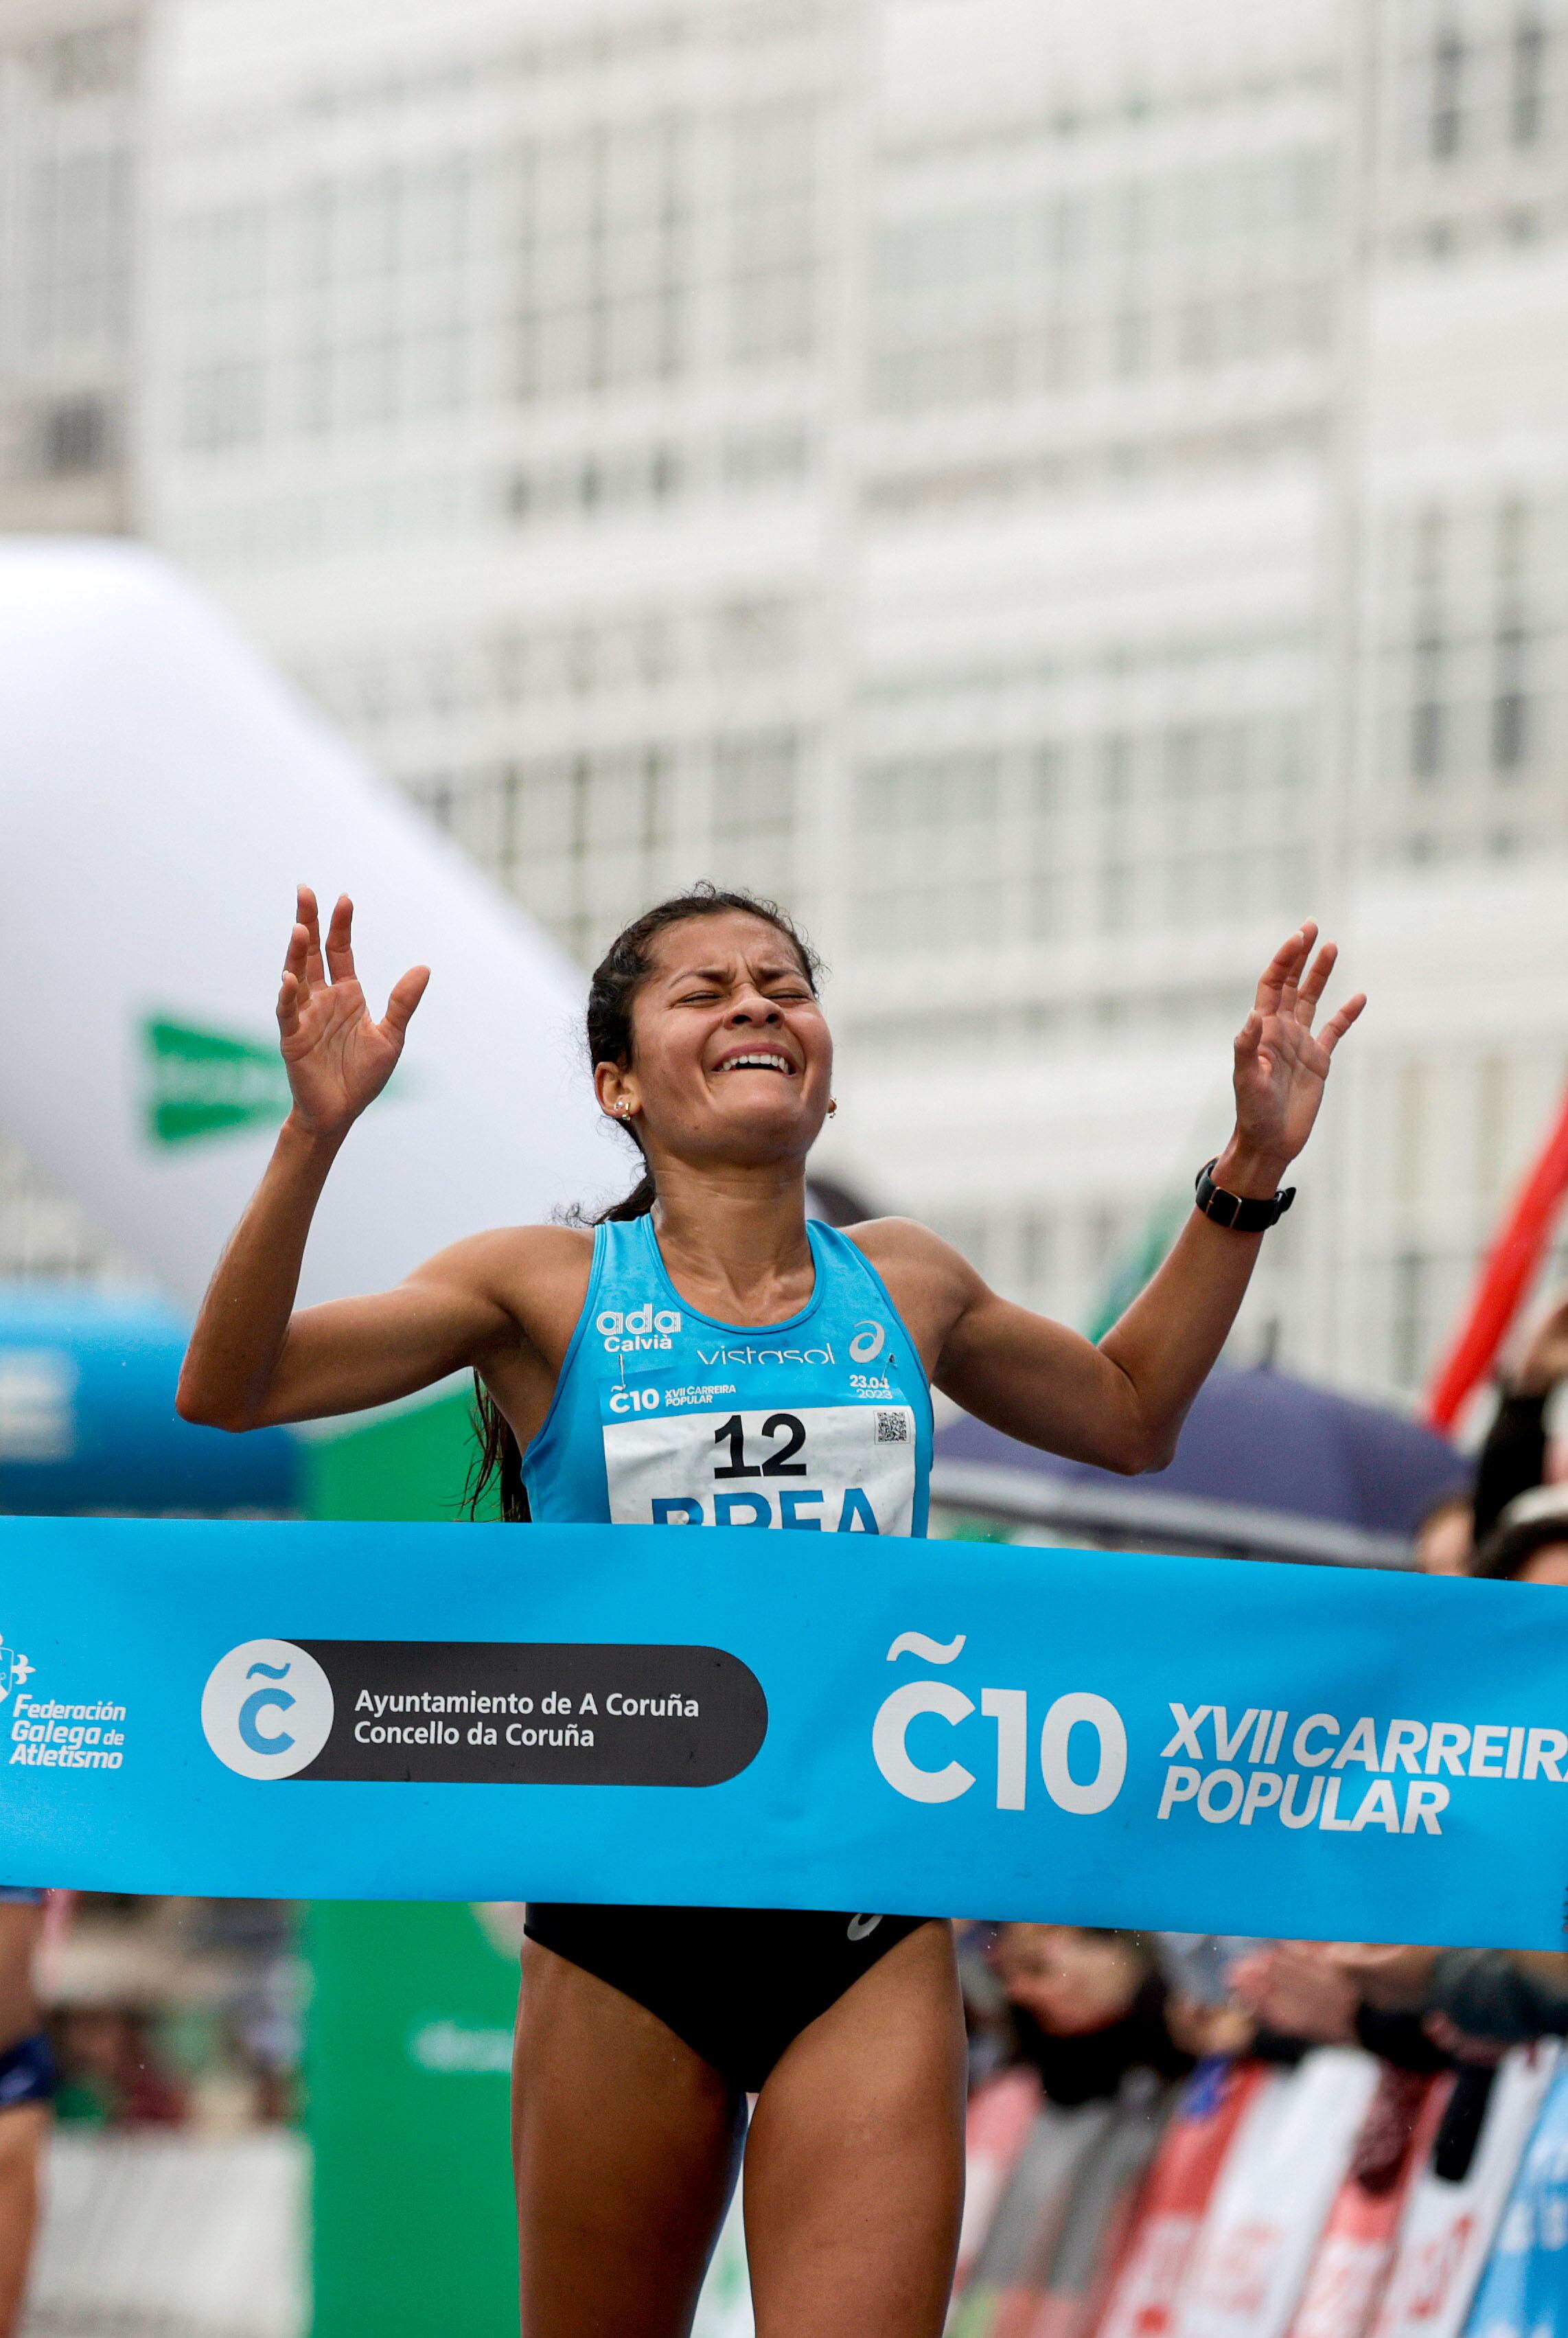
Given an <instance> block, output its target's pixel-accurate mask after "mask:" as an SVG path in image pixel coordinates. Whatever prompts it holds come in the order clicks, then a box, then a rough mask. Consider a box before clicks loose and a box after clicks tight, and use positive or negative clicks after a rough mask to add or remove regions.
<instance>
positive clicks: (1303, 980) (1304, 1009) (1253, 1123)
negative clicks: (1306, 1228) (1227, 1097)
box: [1216, 919, 1367, 1184]
mask: <svg viewBox="0 0 1568 2338" xmlns="http://www.w3.org/2000/svg"><path fill="white" fill-rule="evenodd" d="M1317 939H1318V928H1317V927H1316V926H1315V925H1314V924H1313V923H1312V921H1311V920H1310V919H1308V922H1307V923H1306V924H1305V925H1304V926H1301V927H1299V928H1298V929H1297V931H1296V932H1295V933H1293V934H1292V935H1291V936H1290V938H1289V941H1286V942H1283V943H1281V945H1280V947H1279V949H1278V950H1276V951H1275V953H1274V956H1273V958H1271V959H1270V960H1269V964H1268V965H1267V966H1266V967H1265V968H1264V969H1263V972H1262V974H1261V975H1260V977H1259V982H1258V995H1257V997H1256V999H1255V1000H1254V1002H1253V1007H1252V1012H1251V1014H1250V1015H1249V1017H1247V1020H1246V1022H1245V1023H1244V1024H1243V1025H1242V1027H1241V1028H1240V1031H1239V1032H1238V1033H1237V1035H1236V1135H1235V1137H1234V1138H1233V1140H1232V1143H1231V1146H1230V1153H1231V1154H1232V1155H1234V1156H1238V1157H1239V1158H1240V1161H1241V1162H1243V1163H1245V1164H1247V1165H1248V1166H1249V1167H1256V1168H1258V1169H1259V1170H1260V1171H1262V1172H1263V1173H1264V1174H1265V1175H1266V1176H1270V1175H1271V1176H1273V1177H1274V1178H1275V1180H1276V1182H1278V1177H1279V1174H1282V1173H1283V1171H1284V1170H1285V1169H1286V1168H1288V1167H1289V1164H1290V1163H1291V1162H1292V1161H1294V1159H1295V1158H1296V1155H1297V1154H1299V1152H1300V1150H1301V1148H1302V1146H1303V1145H1304V1144H1306V1142H1307V1139H1308V1136H1309V1135H1311V1133H1312V1124H1313V1122H1314V1121H1315V1120H1316V1119H1317V1117H1318V1105H1320V1104H1321V1103H1322V1101H1323V1084H1324V1082H1325V1080H1327V1078H1328V1065H1329V1060H1330V1058H1331V1057H1332V1056H1333V1053H1334V1050H1335V1048H1336V1047H1337V1046H1338V1044H1339V1042H1340V1040H1341V1039H1342V1038H1343V1037H1344V1036H1345V1034H1346V1032H1347V1031H1348V1029H1349V1028H1350V1026H1351V1025H1352V1023H1354V1022H1355V1020H1356V1018H1357V1016H1358V1015H1359V1014H1360V1012H1361V1009H1362V1008H1363V1007H1365V1006H1366V1004H1367V996H1366V993H1365V992H1364V991H1359V990H1358V991H1357V993H1356V996H1355V997H1354V998H1348V999H1347V1000H1346V1002H1345V1004H1344V1006H1343V1007H1340V1009H1339V1011H1338V1014H1337V1015H1333V1016H1331V1017H1329V1019H1328V1022H1327V1023H1325V1025H1324V1026H1323V1028H1322V1029H1321V1031H1314V1030H1313V1028H1312V1024H1313V1018H1314V1017H1315V1016H1316V1015H1317V1012H1318V1006H1319V1004H1320V1003H1321V1000H1322V997H1323V992H1324V989H1325V987H1327V985H1328V977H1329V976H1330V974H1332V972H1333V971H1334V961H1335V959H1336V958H1338V955H1339V950H1338V944H1337V943H1334V942H1325V943H1324V945H1323V947H1322V948H1321V949H1320V950H1318V955H1317V957H1316V958H1314V957H1313V955H1312V949H1313V945H1314V943H1315V942H1316V941H1317ZM1216 1177H1217V1179H1218V1182H1219V1183H1220V1184H1224V1183H1225V1180H1224V1179H1223V1178H1222V1177H1220V1176H1219V1173H1218V1172H1216Z"/></svg>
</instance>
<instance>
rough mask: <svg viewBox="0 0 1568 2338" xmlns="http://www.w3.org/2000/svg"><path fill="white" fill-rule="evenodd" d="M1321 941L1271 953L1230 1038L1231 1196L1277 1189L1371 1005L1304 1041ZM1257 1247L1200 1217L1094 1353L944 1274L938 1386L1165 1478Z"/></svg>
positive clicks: (1345, 1010) (1319, 990)
mask: <svg viewBox="0 0 1568 2338" xmlns="http://www.w3.org/2000/svg"><path fill="white" fill-rule="evenodd" d="M1317 937H1318V929H1317V928H1316V927H1315V926H1313V925H1311V924H1308V925H1304V926H1302V927H1301V928H1300V929H1299V931H1298V932H1297V933H1295V934H1293V935H1292V936H1291V937H1290V938H1289V941H1287V942H1285V943H1284V944H1283V945H1282V946H1281V948H1279V950H1278V951H1277V952H1276V953H1275V955H1274V958H1272V959H1271V961H1270V962H1269V965H1268V966H1267V967H1266V968H1264V971H1263V973H1262V976H1261V977H1260V978H1259V984H1258V992H1257V998H1256V1003H1255V1005H1254V1007H1253V1011H1252V1013H1251V1014H1250V1016H1249V1017H1248V1018H1247V1021H1246V1023H1245V1025H1244V1026H1243V1027H1242V1029H1241V1030H1240V1032H1239V1034H1238V1035H1237V1039H1236V1049H1235V1055H1236V1066H1235V1086H1236V1129H1235V1134H1234V1135H1233V1136H1232V1137H1231V1140H1230V1144H1228V1145H1227V1146H1226V1148H1225V1150H1224V1152H1223V1153H1221V1154H1220V1157H1219V1159H1218V1161H1217V1162H1216V1164H1215V1167H1214V1173H1213V1174H1214V1182H1215V1184H1217V1185H1219V1186H1220V1187H1221V1188H1222V1189H1223V1190H1224V1191H1226V1192H1228V1193H1232V1194H1243V1195H1247V1196H1250V1197H1256V1198H1259V1199H1267V1198H1268V1197H1269V1196H1270V1195H1272V1194H1274V1193H1276V1192H1277V1191H1278V1189H1279V1185H1280V1184H1281V1183H1282V1182H1283V1179H1284V1175H1285V1172H1286V1171H1287V1169H1288V1168H1289V1164H1290V1163H1291V1162H1292V1161H1293V1160H1294V1159H1295V1158H1296V1156H1297V1154H1299V1152H1300V1150H1301V1148H1302V1146H1303V1145H1304V1144H1306V1142H1307V1139H1308V1135H1310V1133H1311V1129H1312V1125H1313V1123H1314V1121H1315V1120H1316V1119H1317V1116H1318V1105H1319V1104H1320V1103H1321V1101H1322V1096H1323V1086H1324V1082H1325V1081H1326V1080H1327V1078H1328V1066H1329V1059H1330V1057H1331V1056H1332V1055H1333V1052H1334V1049H1335V1047H1336V1046H1338V1042H1339V1040H1340V1039H1342V1038H1343V1037H1344V1036H1345V1033H1346V1032H1347V1031H1348V1029H1349V1027H1350V1026H1351V1024H1352V1023H1354V1022H1355V1020H1356V1018H1357V1016H1358V1015H1359V1014H1360V1012H1361V1009H1362V1007H1364V1006H1365V1004H1366V1001H1365V999H1364V998H1363V997H1361V996H1360V995H1359V993H1358V994H1357V996H1356V997H1354V998H1351V999H1349V1000H1348V1001H1347V1003H1346V1004H1345V1005H1344V1006H1343V1007H1340V1009H1339V1011H1338V1014H1336V1015H1334V1016H1332V1017H1330V1018H1329V1020H1328V1023H1327V1024H1325V1026H1324V1027H1323V1029H1322V1031H1321V1032H1318V1033H1315V1032H1314V1031H1313V1028H1312V1024H1313V1018H1314V1017H1315V1016H1316V1013H1317V1010H1318V1003H1319V1001H1320V999H1321V998H1322V996H1323V991H1324V988H1325V987H1326V985H1327V983H1328V977H1329V975H1330V973H1331V972H1332V971H1333V968H1334V961H1335V958H1336V957H1337V955H1338V953H1337V951H1336V950H1335V948H1334V945H1333V944H1332V943H1328V944H1326V945H1325V947H1324V948H1322V949H1321V950H1319V951H1318V955H1317V957H1316V958H1314V957H1313V955H1312V951H1313V945H1314V943H1315V942H1316V940H1317ZM925 1239H926V1241H927V1242H933V1241H934V1240H935V1237H934V1236H931V1235H926V1237H925ZM1262 1240H1263V1237H1262V1236H1261V1235H1260V1234H1240V1233H1235V1232H1234V1231H1233V1230H1232V1229H1231V1228H1230V1227H1227V1226H1219V1225H1216V1224H1215V1223H1213V1221H1212V1220H1211V1219H1209V1218H1206V1217H1204V1216H1203V1215H1202V1214H1201V1213H1200V1212H1198V1211H1197V1210H1194V1211H1193V1212H1192V1213H1191V1216H1190V1217H1189V1219H1188V1221H1187V1223H1186V1225H1185V1226H1184V1227H1183V1228H1182V1231H1181V1235H1180V1237H1179V1238H1178V1240H1177V1243H1176V1244H1175V1247H1174V1249H1173V1250H1172V1251H1171V1255H1170V1256H1169V1258H1167V1260H1166V1261H1165V1262H1164V1264H1163V1266H1161V1269H1160V1271H1159V1272H1158V1273H1157V1274H1156V1275H1155V1276H1154V1278H1153V1280H1152V1282H1150V1283H1149V1284H1148V1286H1147V1287H1146V1289H1144V1290H1143V1291H1142V1292H1140V1293H1139V1296H1138V1297H1137V1298H1136V1299H1135V1300H1134V1301H1133V1302H1132V1306H1131V1307H1129V1308H1128V1309H1127V1311H1126V1312H1125V1314H1123V1315H1122V1318H1121V1320H1120V1321H1118V1322H1117V1323H1115V1324H1114V1325H1112V1329H1111V1330H1110V1331H1108V1332H1107V1333H1106V1334H1105V1337H1104V1339H1103V1340H1102V1341H1101V1342H1100V1344H1099V1346H1098V1347H1094V1346H1093V1345H1092V1344H1091V1343H1090V1341H1087V1340H1084V1339H1081V1338H1080V1337H1079V1336H1078V1335H1077V1334H1076V1333H1075V1332H1073V1331H1067V1330H1065V1329H1064V1328H1063V1326H1062V1325H1061V1324H1057V1323H1052V1322H1048V1321H1046V1320H1045V1319H1044V1317H1042V1316H1038V1315H1033V1314H1031V1313H1030V1312H1029V1311H1028V1310H1027V1309H1026V1308H1023V1307H1016V1306H1013V1305H1011V1304H1010V1303H1009V1302H1007V1301H1005V1300H1004V1299H1000V1298H998V1296H997V1295H996V1293H995V1292H994V1291H992V1290H990V1289H989V1288H988V1287H987V1286H986V1284H985V1282H983V1281H982V1280H981V1278H980V1276H979V1275H977V1274H975V1272H974V1271H973V1269H971V1268H968V1267H965V1266H964V1262H962V1261H957V1266H958V1267H959V1268H961V1269H962V1270H963V1271H962V1272H961V1273H955V1270H954V1268H953V1267H951V1266H949V1267H947V1268H946V1273H947V1275H948V1277H949V1290H948V1294H947V1295H948V1300H949V1312H948V1315H947V1320H946V1323H945V1325H944V1327H943V1334H942V1338H941V1341H940V1346H939V1353H938V1356H937V1362H936V1373H935V1375H934V1377H935V1378H936V1383H937V1385H938V1387H940V1388H941V1389H942V1390H944V1391H945V1392H946V1394H947V1395H949V1396H952V1397H953V1398H955V1399H956V1401H957V1402H958V1403H960V1404H962V1405H963V1406H964V1407H965V1410H967V1411H970V1412H973V1413H975V1414H977V1415H978V1417H979V1418H980V1419H983V1420H987V1421H989V1422H991V1423H992V1425H993V1426H994V1427H995V1428H997V1429H1004V1430H1005V1431H1006V1433H1007V1434H1008V1435H1009V1436H1012V1437H1016V1438H1019V1439H1022V1440H1023V1441H1024V1443H1025V1444H1030V1445H1039V1446H1044V1447H1046V1448H1047V1449H1050V1450H1052V1451H1054V1452H1058V1453H1063V1454H1066V1455H1067V1456H1069V1457H1070V1458H1071V1459H1074V1460H1082V1461H1093V1462H1098V1463H1099V1464H1100V1465H1101V1466H1102V1467H1103V1468H1105V1469H1120V1470H1124V1471H1126V1472H1128V1473H1130V1474H1131V1473H1132V1472H1135V1471H1138V1470H1142V1469H1161V1468H1163V1467H1164V1465H1165V1464H1166V1462H1168V1461H1169V1460H1170V1459H1171V1455H1172V1454H1173V1453H1174V1451H1175V1449H1176V1439H1177V1437H1178V1435H1179V1434H1180V1432H1181V1424H1182V1422H1183V1420H1184V1419H1186V1417H1187V1413H1188V1410H1189V1409H1190V1407H1191V1403H1192V1400H1193V1398H1194V1397H1195V1396H1196V1395H1197V1393H1198V1390H1200V1388H1201V1386H1202V1384H1203V1382H1204V1380H1205V1379H1206V1378H1207V1377H1208V1374H1209V1372H1210V1370H1211V1368H1212V1366H1213V1365H1214V1363H1215V1361H1216V1360H1217V1359H1218V1357H1219V1354H1220V1350H1221V1348H1222V1347H1223V1346H1224V1344H1225V1341H1226V1339H1227V1337H1228V1335H1229V1333H1230V1327H1231V1325H1232V1323H1233V1322H1234V1321H1235V1320H1236V1313H1237V1310H1238V1309H1239V1308H1240V1304H1241V1301H1242V1298H1243V1297H1244V1295H1245V1293H1246V1290H1247V1285H1248V1283H1249V1282H1250V1280H1251V1276H1252V1269H1253V1267H1254V1265H1255V1264H1256V1262H1257V1258H1258V1252H1259V1245H1260V1243H1261V1242H1262ZM940 1248H942V1249H943V1250H946V1244H942V1245H940ZM948 1257H949V1258H950V1259H953V1260H956V1252H949V1253H948Z"/></svg>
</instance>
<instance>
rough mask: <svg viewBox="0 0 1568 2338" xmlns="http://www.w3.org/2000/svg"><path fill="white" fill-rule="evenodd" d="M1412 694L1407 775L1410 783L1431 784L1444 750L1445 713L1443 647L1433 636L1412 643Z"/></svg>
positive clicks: (1436, 775)
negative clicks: (1419, 781) (1413, 671)
mask: <svg viewBox="0 0 1568 2338" xmlns="http://www.w3.org/2000/svg"><path fill="white" fill-rule="evenodd" d="M1415 666H1416V671H1415V693H1414V699H1413V703H1412V705H1411V709H1410V772H1411V777H1412V778H1413V779H1417V780H1435V779H1436V778H1438V777H1439V776H1440V774H1441V772H1442V770H1443V764H1444V760H1445V756H1446V749H1447V732H1448V709H1447V706H1446V703H1445V702H1444V698H1443V680H1444V644H1443V640H1442V636H1441V635H1440V634H1436V633H1429V634H1422V635H1421V636H1420V638H1419V639H1418V640H1417V642H1416V659H1415Z"/></svg>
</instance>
